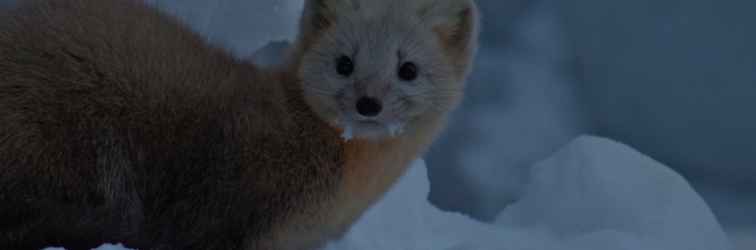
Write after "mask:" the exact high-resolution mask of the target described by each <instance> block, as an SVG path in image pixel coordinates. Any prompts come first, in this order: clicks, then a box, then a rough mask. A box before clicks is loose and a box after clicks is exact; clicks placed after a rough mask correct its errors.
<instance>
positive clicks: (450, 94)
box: [294, 0, 478, 139]
mask: <svg viewBox="0 0 756 250" xmlns="http://www.w3.org/2000/svg"><path fill="white" fill-rule="evenodd" d="M305 2H306V3H305V7H304V12H303V16H302V19H301V23H300V26H301V27H300V34H299V37H298V41H297V43H296V48H295V52H294V56H295V58H297V60H298V62H297V63H296V65H298V68H297V72H296V73H297V74H298V78H299V79H300V80H301V84H302V87H303V90H304V93H305V96H306V99H307V102H308V104H309V105H310V106H311V107H312V108H313V110H314V111H315V112H316V113H317V114H318V115H319V116H320V117H321V118H323V119H324V120H326V121H328V122H330V123H332V124H333V125H335V126H337V127H339V128H341V129H343V130H344V131H345V136H347V137H351V136H354V137H357V138H368V139H374V138H382V137H386V136H391V135H394V134H396V133H399V132H401V131H402V129H403V128H405V127H408V128H410V127H412V126H413V123H416V122H422V120H424V118H430V117H438V116H441V115H444V114H446V113H447V112H449V111H450V110H452V109H453V108H454V107H455V106H456V105H457V103H458V102H459V100H460V99H461V96H462V93H463V89H464V80H465V77H466V75H467V74H468V72H469V69H470V64H471V60H472V58H473V54H474V53H475V50H476V46H477V40H478V30H477V29H478V11H477V8H476V6H475V4H474V2H473V0H382V1H376V0H306V1H305Z"/></svg>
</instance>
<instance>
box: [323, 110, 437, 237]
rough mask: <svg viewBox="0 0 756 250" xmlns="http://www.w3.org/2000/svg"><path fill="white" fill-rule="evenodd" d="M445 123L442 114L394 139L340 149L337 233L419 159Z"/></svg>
mask: <svg viewBox="0 0 756 250" xmlns="http://www.w3.org/2000/svg"><path fill="white" fill-rule="evenodd" d="M445 122H446V115H437V116H433V117H427V118H425V119H424V120H420V121H415V123H414V124H413V125H414V126H410V127H408V128H407V130H406V131H405V132H404V133H402V134H401V135H399V136H397V137H392V138H386V139H382V140H366V139H354V140H350V141H348V142H347V143H346V145H345V147H344V157H345V162H346V163H345V165H344V168H343V173H344V176H343V179H342V182H341V183H342V186H341V188H340V192H339V194H338V197H337V200H336V204H335V205H336V206H338V209H335V211H338V212H339V214H335V215H333V216H334V218H335V219H336V220H338V221H339V223H340V226H341V227H342V228H341V230H345V229H347V228H348V227H349V226H350V225H351V224H352V223H353V222H354V221H355V220H356V219H358V218H359V216H360V215H361V214H362V213H363V212H364V211H365V210H366V209H367V208H369V207H370V206H371V205H372V204H373V203H375V202H376V201H377V200H379V199H380V198H381V197H382V196H383V194H384V193H385V192H386V191H388V189H390V188H391V186H393V184H394V183H395V182H396V181H397V180H398V179H399V177H401V176H402V175H403V174H404V173H405V171H406V170H407V167H408V166H409V165H410V164H411V163H412V162H413V161H414V160H416V159H418V158H419V157H421V155H422V154H423V153H424V152H425V150H426V149H427V148H428V146H429V145H430V144H431V143H432V142H433V139H434V138H435V137H436V136H437V134H438V133H439V132H440V131H441V129H442V128H443V126H444V124H445Z"/></svg>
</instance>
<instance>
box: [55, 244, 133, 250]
mask: <svg viewBox="0 0 756 250" xmlns="http://www.w3.org/2000/svg"><path fill="white" fill-rule="evenodd" d="M42 250H66V249H65V248H62V247H48V248H45V249H42ZM92 250H133V249H130V248H126V247H125V246H123V245H122V244H116V245H113V244H103V245H102V246H99V247H98V248H95V249H92Z"/></svg>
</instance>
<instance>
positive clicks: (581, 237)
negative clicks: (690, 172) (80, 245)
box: [47, 136, 747, 250]
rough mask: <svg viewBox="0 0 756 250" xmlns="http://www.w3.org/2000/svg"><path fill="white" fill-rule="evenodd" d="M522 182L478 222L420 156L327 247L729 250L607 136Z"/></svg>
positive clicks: (681, 198) (682, 193)
mask: <svg viewBox="0 0 756 250" xmlns="http://www.w3.org/2000/svg"><path fill="white" fill-rule="evenodd" d="M527 182H528V185H527V188H526V190H525V192H524V196H523V197H522V198H521V199H520V200H519V201H518V202H516V203H514V204H513V205H511V206H509V207H508V208H507V209H505V210H504V211H503V212H502V213H501V214H500V215H499V216H498V218H497V220H496V222H495V223H493V224H486V223H481V222H478V221H475V220H473V219H471V218H469V217H467V216H465V215H462V214H458V213H451V212H443V211H441V210H439V209H438V208H436V207H435V206H433V205H432V204H430V203H429V202H428V200H427V197H428V193H429V192H430V182H429V180H428V175H427V171H426V166H425V163H424V162H423V161H422V160H418V161H416V162H415V163H414V164H413V165H412V166H411V168H410V170H409V171H408V173H407V174H406V175H405V176H404V177H402V179H401V180H400V181H399V183H398V184H397V185H396V186H394V188H393V189H392V190H391V191H390V192H389V193H387V194H386V196H385V197H384V198H383V199H382V200H381V201H379V202H378V203H377V204H376V205H375V206H373V207H372V208H371V209H370V210H368V211H367V213H366V214H365V215H364V216H363V217H362V218H361V219H360V220H359V221H358V222H357V223H356V224H355V225H354V227H352V229H351V230H350V231H349V232H348V233H347V235H346V236H345V237H344V239H341V240H340V241H338V242H333V243H331V244H330V245H329V246H328V247H326V250H354V249H360V250H387V249H392V250H405V249H406V250H425V249H427V250H639V249H643V250H728V249H730V246H729V242H728V240H727V238H726V236H725V234H724V232H723V231H722V229H721V227H720V225H719V224H718V223H717V221H716V220H715V218H714V216H713V214H712V213H711V211H710V210H709V208H708V207H707V206H706V204H705V203H704V202H703V200H702V199H701V197H700V196H698V194H697V193H696V192H695V191H694V190H693V189H692V188H691V187H690V185H688V183H687V182H686V181H685V180H684V179H683V178H682V177H680V175H678V174H677V173H675V172H674V171H672V170H671V169H669V168H668V167H666V166H664V165H662V164H661V163H658V162H656V161H654V160H653V159H651V158H648V157H646V156H644V155H643V154H641V153H639V152H637V151H635V150H633V149H632V148H629V147H627V146H625V145H622V144H620V143H617V142H614V141H611V140H608V139H603V138H597V137H590V136H583V137H579V138H577V139H575V140H574V141H573V142H571V143H570V144H568V145H567V146H565V147H564V148H562V149H561V150H559V151H558V152H557V153H555V154H554V155H552V156H551V157H549V158H548V159H545V160H543V161H541V162H539V163H537V164H536V165H535V166H534V167H533V168H532V171H531V172H530V174H529V177H528V180H527ZM746 244H747V243H746ZM119 249H124V248H122V246H113V245H106V246H103V247H100V248H98V249H97V250H119ZM47 250H60V249H56V248H48V249H47Z"/></svg>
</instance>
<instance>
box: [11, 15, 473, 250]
mask: <svg viewBox="0 0 756 250" xmlns="http://www.w3.org/2000/svg"><path fill="white" fill-rule="evenodd" d="M313 2H317V1H316V0H313V1H308V4H312V3H313ZM333 14H334V15H337V14H338V13H333ZM1 15H2V17H0V249H38V248H41V247H44V246H65V247H67V248H68V249H69V250H70V249H88V248H91V247H95V246H97V245H99V244H101V243H104V242H113V243H115V242H121V243H124V244H126V245H127V246H129V247H133V248H139V249H261V250H264V249H285V250H294V249H313V248H315V247H317V246H320V245H322V243H324V241H325V240H327V239H331V238H335V237H338V236H339V235H340V234H341V233H342V232H344V231H345V230H346V229H348V227H349V226H350V225H351V224H352V223H353V221H354V220H356V219H357V218H358V217H359V216H360V215H361V214H362V212H363V211H364V210H365V209H366V208H368V207H369V206H370V205H371V204H372V203H373V202H375V201H376V200H377V199H379V198H380V197H381V195H382V194H383V193H384V192H385V191H386V190H387V189H388V188H389V187H390V186H391V185H392V184H393V183H394V182H395V181H396V179H397V178H398V177H399V176H401V175H402V174H403V173H404V170H405V168H406V167H407V166H408V165H409V163H410V162H411V161H412V160H414V159H415V158H417V157H418V155H420V154H421V153H422V152H423V151H424V150H425V148H426V147H427V146H428V145H429V144H430V143H431V142H432V140H433V138H434V137H435V136H436V134H437V133H438V131H440V129H441V128H442V127H443V124H444V123H445V120H446V115H447V113H448V111H449V110H444V112H434V113H432V114H429V115H425V116H422V118H419V120H416V121H414V122H413V126H411V127H409V128H407V131H406V132H405V133H404V134H403V135H402V136H400V137H396V138H382V139H370V140H367V139H356V140H352V141H349V142H346V143H345V142H343V141H342V140H341V139H340V136H339V134H340V131H338V129H334V128H332V127H331V126H330V125H328V124H326V123H325V122H323V121H322V119H321V118H319V117H318V116H317V115H316V114H315V113H314V112H313V111H311V109H310V107H309V106H308V105H307V104H306V102H305V100H304V98H303V96H302V90H301V89H300V88H301V86H300V85H299V84H298V83H299V81H300V80H299V79H298V76H297V74H298V72H299V67H300V63H301V61H299V60H298V59H297V58H296V57H297V56H301V53H305V52H306V51H307V49H308V48H309V47H307V46H306V45H307V44H312V43H316V42H317V40H318V39H319V36H318V35H317V33H312V32H304V33H303V34H300V35H301V36H300V38H299V39H300V41H299V42H298V44H299V46H298V47H297V48H296V50H295V51H297V52H296V53H294V59H293V61H290V64H289V68H287V69H285V70H281V71H276V72H268V71H263V70H260V69H258V68H256V67H255V66H253V65H250V64H247V63H244V62H240V61H237V60H235V59H233V58H232V57H231V56H230V55H228V54H227V53H226V52H225V51H223V50H220V49H216V48H212V47H211V46H208V45H207V44H205V43H204V42H203V40H202V39H201V38H200V37H198V36H197V35H196V34H194V33H192V32H191V31H189V30H188V29H186V28H185V27H184V26H183V25H181V24H179V23H178V22H177V21H176V20H174V19H173V18H171V17H167V16H165V15H162V14H160V13H159V12H157V11H155V10H153V9H151V8H149V7H147V6H144V5H143V4H141V3H139V2H137V1H136V0H45V1H41V0H29V1H26V2H25V3H24V4H22V5H21V7H19V8H18V9H15V10H13V11H11V12H8V13H5V14H1ZM317 18H318V19H317V20H318V22H322V23H319V26H318V27H319V28H320V29H326V28H328V27H329V25H330V24H329V19H328V18H333V16H318V17H317ZM304 19H305V20H307V17H305V18H304ZM470 27H471V28H474V27H473V26H470ZM452 28H453V29H457V27H452ZM469 31H470V32H474V31H473V30H472V29H470V30H469ZM437 32H439V34H440V35H448V36H447V37H446V38H447V39H450V40H448V41H446V40H444V41H445V42H448V44H445V45H448V47H447V49H448V51H445V52H448V53H447V56H448V58H449V60H451V61H454V60H457V62H458V63H457V65H458V66H457V67H456V68H455V69H456V70H458V72H457V79H453V80H455V81H463V80H464V76H465V74H466V72H467V68H468V66H469V65H468V64H469V62H468V60H469V59H470V58H469V57H470V55H471V53H470V51H468V48H458V47H455V46H456V45H458V44H452V41H454V42H459V41H458V40H456V39H454V38H455V37H452V35H454V34H456V33H454V32H452V31H450V30H444V29H443V28H441V29H440V30H437ZM442 40H443V39H442ZM468 42H469V41H468ZM468 44H470V43H468ZM468 44H465V45H468ZM453 106H454V105H450V106H449V107H450V108H451V107H453Z"/></svg>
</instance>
